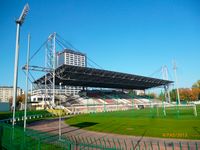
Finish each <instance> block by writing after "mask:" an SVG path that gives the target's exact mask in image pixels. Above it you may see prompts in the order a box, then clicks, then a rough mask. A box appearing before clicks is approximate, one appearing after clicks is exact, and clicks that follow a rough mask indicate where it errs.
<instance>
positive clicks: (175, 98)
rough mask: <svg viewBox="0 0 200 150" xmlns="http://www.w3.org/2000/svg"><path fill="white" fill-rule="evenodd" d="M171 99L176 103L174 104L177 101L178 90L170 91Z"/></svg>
mask: <svg viewBox="0 0 200 150" xmlns="http://www.w3.org/2000/svg"><path fill="white" fill-rule="evenodd" d="M170 98H171V101H174V102H176V101H177V90H176V89H172V90H171V91H170Z"/></svg>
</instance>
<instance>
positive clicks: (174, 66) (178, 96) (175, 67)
mask: <svg viewBox="0 0 200 150" xmlns="http://www.w3.org/2000/svg"><path fill="white" fill-rule="evenodd" d="M173 69H174V77H175V83H176V91H177V98H178V104H179V105H180V95H179V88H178V79H177V72H176V70H177V66H176V62H175V61H173Z"/></svg>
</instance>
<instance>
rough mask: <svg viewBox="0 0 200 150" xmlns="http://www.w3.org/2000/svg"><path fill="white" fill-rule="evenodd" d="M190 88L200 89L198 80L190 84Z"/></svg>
mask: <svg viewBox="0 0 200 150" xmlns="http://www.w3.org/2000/svg"><path fill="white" fill-rule="evenodd" d="M192 88H198V89H200V80H198V81H197V82H195V83H194V84H193V85H192Z"/></svg>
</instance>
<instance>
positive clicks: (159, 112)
mask: <svg viewBox="0 0 200 150" xmlns="http://www.w3.org/2000/svg"><path fill="white" fill-rule="evenodd" d="M197 112H198V116H197V117H195V116H194V114H193V109H192V108H188V109H186V108H179V109H177V108H176V107H174V108H171V109H166V114H167V115H166V116H164V115H163V109H162V108H160V109H157V108H148V109H142V110H128V111H117V112H103V113H92V114H81V115H78V116H74V117H71V118H69V119H67V120H65V122H66V123H67V124H70V125H72V126H76V127H78V128H82V129H85V130H92V131H98V132H107V133H116V134H125V135H136V136H148V137H161V138H178V139H200V106H198V107H197Z"/></svg>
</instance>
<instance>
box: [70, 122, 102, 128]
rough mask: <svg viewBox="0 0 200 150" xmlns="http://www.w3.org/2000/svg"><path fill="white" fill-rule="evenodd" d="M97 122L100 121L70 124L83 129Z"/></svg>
mask: <svg viewBox="0 0 200 150" xmlns="http://www.w3.org/2000/svg"><path fill="white" fill-rule="evenodd" d="M97 124H98V123H96V122H81V123H77V124H71V125H70V126H74V127H77V128H80V129H82V128H87V127H91V126H94V125H97Z"/></svg>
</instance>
